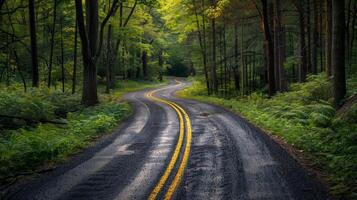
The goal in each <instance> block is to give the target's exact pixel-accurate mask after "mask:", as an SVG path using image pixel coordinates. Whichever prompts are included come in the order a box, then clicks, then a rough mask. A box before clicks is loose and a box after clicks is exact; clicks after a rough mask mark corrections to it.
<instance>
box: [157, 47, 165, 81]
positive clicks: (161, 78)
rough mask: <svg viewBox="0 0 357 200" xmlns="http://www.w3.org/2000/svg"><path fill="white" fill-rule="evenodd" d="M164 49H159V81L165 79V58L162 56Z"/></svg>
mask: <svg viewBox="0 0 357 200" xmlns="http://www.w3.org/2000/svg"><path fill="white" fill-rule="evenodd" d="M162 54H163V51H162V49H160V50H159V61H158V62H159V78H158V79H159V81H160V82H162V81H163V68H164V58H163V56H162Z"/></svg>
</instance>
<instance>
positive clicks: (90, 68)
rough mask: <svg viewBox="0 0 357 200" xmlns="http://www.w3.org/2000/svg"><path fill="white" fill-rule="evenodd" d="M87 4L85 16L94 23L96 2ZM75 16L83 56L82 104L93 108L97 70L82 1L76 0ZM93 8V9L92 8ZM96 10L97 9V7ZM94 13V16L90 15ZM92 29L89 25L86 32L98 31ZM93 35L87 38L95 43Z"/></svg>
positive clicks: (95, 95) (96, 99) (96, 96)
mask: <svg viewBox="0 0 357 200" xmlns="http://www.w3.org/2000/svg"><path fill="white" fill-rule="evenodd" d="M87 1H88V2H87V3H89V4H91V6H88V7H90V8H89V9H87V10H86V11H87V12H89V13H88V14H87V15H88V16H92V17H88V18H89V23H95V21H97V20H96V19H94V18H97V17H98V15H96V14H95V13H97V14H98V12H96V11H93V10H95V5H97V3H98V2H97V1H96V0H92V1H93V2H92V3H93V4H92V3H91V2H89V1H90V0H87ZM96 2H97V3H96ZM75 3H76V15H77V22H78V30H79V35H80V38H81V41H82V56H83V68H84V69H83V91H82V103H83V104H84V105H86V106H93V105H95V104H97V103H98V95H97V69H96V66H95V62H94V60H93V58H92V52H94V51H93V50H91V46H90V44H91V45H93V46H94V47H95V46H96V45H95V44H94V41H91V42H89V41H88V37H87V32H86V28H85V25H84V17H83V5H82V1H81V0H76V1H75ZM93 6H94V7H93ZM97 8H98V7H97ZM92 12H94V14H93V13H92ZM92 20H93V22H92ZM93 27H97V26H93V24H92V25H90V28H88V30H92V29H93V31H94V32H98V29H96V30H94V29H95V28H93ZM94 35H97V34H96V33H93V32H92V33H91V35H90V37H89V38H93V39H94V40H95V41H96V39H95V37H94Z"/></svg>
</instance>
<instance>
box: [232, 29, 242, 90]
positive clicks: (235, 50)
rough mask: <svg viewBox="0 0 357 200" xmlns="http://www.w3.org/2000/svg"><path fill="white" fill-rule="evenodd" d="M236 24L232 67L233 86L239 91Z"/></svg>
mask: <svg viewBox="0 0 357 200" xmlns="http://www.w3.org/2000/svg"><path fill="white" fill-rule="evenodd" d="M238 39H239V38H238V24H237V23H235V24H234V61H235V64H234V67H233V74H234V86H235V89H236V90H237V91H239V89H240V80H239V76H240V74H239V54H238V53H239V52H238V51H239V48H238Z"/></svg>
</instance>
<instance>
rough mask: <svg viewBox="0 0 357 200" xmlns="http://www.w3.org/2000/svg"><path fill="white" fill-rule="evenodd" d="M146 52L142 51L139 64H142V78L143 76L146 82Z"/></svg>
mask: <svg viewBox="0 0 357 200" xmlns="http://www.w3.org/2000/svg"><path fill="white" fill-rule="evenodd" d="M147 56H148V54H147V52H146V51H143V52H142V55H141V62H142V65H143V76H144V79H145V80H147V79H148V63H147Z"/></svg>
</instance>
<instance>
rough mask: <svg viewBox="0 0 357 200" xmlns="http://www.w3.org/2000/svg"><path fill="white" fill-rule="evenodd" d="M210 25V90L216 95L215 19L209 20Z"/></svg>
mask: <svg viewBox="0 0 357 200" xmlns="http://www.w3.org/2000/svg"><path fill="white" fill-rule="evenodd" d="M211 3H212V6H215V0H212V1H211ZM211 24H212V68H211V76H212V77H211V80H212V84H211V86H212V90H213V93H214V94H217V93H218V81H217V71H216V19H215V18H212V19H211Z"/></svg>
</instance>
